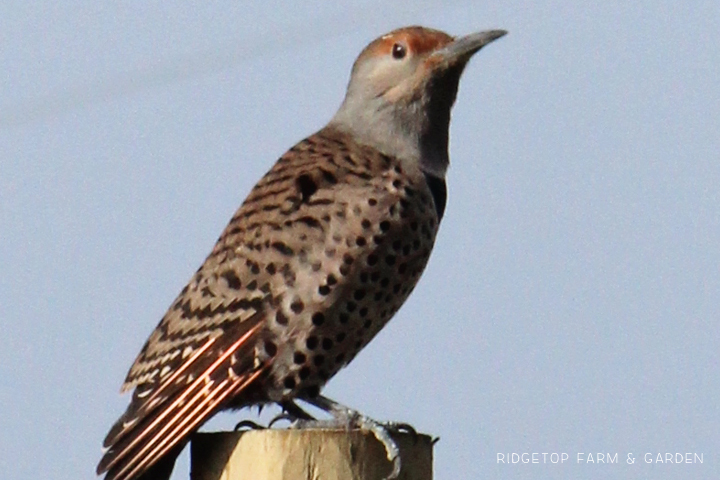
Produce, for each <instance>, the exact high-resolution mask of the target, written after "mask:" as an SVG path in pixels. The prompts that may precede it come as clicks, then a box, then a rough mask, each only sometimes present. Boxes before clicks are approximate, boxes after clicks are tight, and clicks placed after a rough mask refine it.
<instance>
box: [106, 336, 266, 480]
mask: <svg viewBox="0 0 720 480" xmlns="http://www.w3.org/2000/svg"><path fill="white" fill-rule="evenodd" d="M262 325H263V323H262V322H257V323H255V324H254V325H253V326H252V327H251V328H249V329H248V330H246V331H245V332H244V334H243V335H242V336H240V337H239V338H237V340H235V341H234V342H232V343H231V344H230V345H227V346H226V347H227V348H222V347H224V345H219V343H220V342H221V339H224V338H223V337H224V336H221V337H217V338H215V339H211V340H208V342H207V343H206V344H205V345H203V347H201V348H200V349H199V350H198V351H197V352H195V354H194V355H192V356H191V357H189V358H188V359H187V361H186V362H184V363H183V365H182V366H181V367H180V368H179V369H178V371H176V372H174V373H173V374H171V375H170V376H169V377H168V378H167V379H165V380H163V382H162V383H161V384H159V385H158V386H157V387H156V388H155V390H154V391H153V392H152V393H150V394H149V395H148V396H146V397H145V398H140V397H138V395H135V396H134V398H133V402H132V403H131V405H130V407H129V408H128V412H126V413H125V415H123V416H122V417H121V418H120V420H118V422H117V423H116V424H115V426H114V427H113V428H112V429H111V431H110V433H109V434H108V437H107V438H106V440H105V446H106V447H108V450H107V452H106V453H105V455H104V456H103V458H102V459H101V460H100V463H99V465H98V468H97V473H98V474H102V473H104V472H107V475H106V477H105V479H106V480H130V479H135V478H144V477H145V475H144V473H145V472H148V471H150V470H151V469H152V470H155V467H153V465H155V464H157V463H158V462H160V461H161V460H162V461H163V462H165V460H166V458H167V457H168V456H172V455H171V454H172V453H174V455H175V456H177V454H178V453H179V451H180V450H181V449H182V446H184V444H185V443H186V442H187V437H188V436H189V434H190V433H192V432H193V431H194V430H196V429H197V428H199V427H200V426H201V425H202V424H203V423H204V422H205V421H206V420H207V419H209V418H210V417H211V416H212V415H213V414H215V413H216V412H217V411H218V410H220V409H221V408H222V407H223V404H224V403H226V402H227V401H228V400H229V399H231V398H233V397H235V396H237V395H238V394H240V393H241V392H242V391H243V390H245V389H246V388H247V387H248V386H249V385H251V384H252V383H253V382H254V381H256V380H257V379H258V377H260V376H261V375H262V374H263V373H264V372H265V370H266V369H267V365H262V364H261V365H259V366H252V367H250V368H246V369H244V370H242V371H241V372H237V371H236V369H235V368H233V365H232V360H233V356H234V355H235V358H252V356H253V352H252V348H254V344H255V342H254V341H250V340H251V339H255V338H256V336H257V335H258V334H259V332H260V331H261V328H262ZM246 326H247V325H246ZM225 338H227V337H225ZM208 359H212V360H211V361H210V362H208V361H207V360H208ZM208 363H209V365H208ZM198 367H200V368H202V370H201V371H199V372H198V374H197V375H193V378H194V380H192V381H191V382H189V383H184V384H183V383H182V382H181V383H178V382H177V379H178V378H179V376H180V375H181V374H182V373H183V371H185V372H186V373H187V371H192V370H196V369H198ZM178 372H180V373H178ZM137 402H140V404H139V405H138V404H137ZM178 448H179V449H178ZM175 450H177V452H175ZM168 461H169V460H168ZM172 463H174V460H173V462H172ZM158 468H159V467H158ZM170 468H172V465H171V467H170Z"/></svg>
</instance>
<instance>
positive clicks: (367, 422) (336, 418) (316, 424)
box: [290, 396, 417, 480]
mask: <svg viewBox="0 0 720 480" xmlns="http://www.w3.org/2000/svg"><path fill="white" fill-rule="evenodd" d="M305 401H306V402H308V403H309V404H311V405H313V406H315V407H317V408H319V409H320V410H323V411H325V412H327V413H329V414H330V415H332V417H333V418H331V419H328V420H315V419H297V420H296V421H295V422H293V423H292V425H291V426H290V428H342V429H344V430H352V429H355V428H359V429H360V430H362V431H365V432H370V433H372V434H373V436H374V437H375V438H376V439H377V440H378V441H379V442H380V443H381V444H382V445H383V447H385V453H386V456H387V459H388V460H389V461H390V463H392V470H391V471H390V474H389V475H388V476H387V477H386V480H393V479H396V478H397V477H398V475H400V468H401V466H402V464H401V461H400V449H399V448H398V446H397V444H396V443H395V440H393V439H392V437H391V436H390V433H391V432H393V433H396V432H409V433H410V434H411V435H413V436H417V432H416V431H415V429H414V428H412V427H411V426H410V425H407V424H404V423H394V422H391V423H387V424H384V423H380V422H377V421H375V420H373V419H372V418H370V417H368V416H366V415H363V414H361V413H360V412H358V411H357V410H353V409H352V408H348V407H346V406H344V405H341V404H339V403H337V402H335V401H333V400H330V399H329V398H327V397H323V396H318V397H315V398H311V399H306V400H305Z"/></svg>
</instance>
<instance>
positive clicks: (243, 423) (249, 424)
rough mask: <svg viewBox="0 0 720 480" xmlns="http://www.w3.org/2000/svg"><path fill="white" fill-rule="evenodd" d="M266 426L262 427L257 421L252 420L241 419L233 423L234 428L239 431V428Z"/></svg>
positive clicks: (253, 428) (255, 428)
mask: <svg viewBox="0 0 720 480" xmlns="http://www.w3.org/2000/svg"><path fill="white" fill-rule="evenodd" d="M266 428H268V427H263V426H262V425H260V424H259V423H256V422H253V421H252V420H243V421H241V422H238V423H237V425H235V428H234V430H235V431H236V432H237V431H240V430H265V429H266Z"/></svg>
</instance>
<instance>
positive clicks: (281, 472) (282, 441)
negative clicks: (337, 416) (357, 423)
mask: <svg viewBox="0 0 720 480" xmlns="http://www.w3.org/2000/svg"><path fill="white" fill-rule="evenodd" d="M392 437H393V439H394V440H395V442H396V443H397V445H398V447H399V449H400V458H401V461H402V470H401V472H400V476H399V478H398V480H432V447H433V440H432V438H431V437H429V436H428V435H419V434H418V435H417V436H413V435H411V434H409V433H399V434H394V435H393V436H392ZM390 470H391V464H390V461H388V459H387V456H386V453H385V448H384V447H383V445H382V444H381V443H380V442H379V441H378V440H377V439H376V438H375V437H374V436H373V435H372V433H366V432H362V431H360V430H353V431H350V432H348V431H345V430H324V429H300V430H292V429H288V430H276V429H269V430H250V431H244V432H217V433H198V434H195V435H194V436H193V438H192V441H191V448H190V479H191V480H307V479H313V480H315V479H317V480H381V479H383V478H385V476H387V475H388V474H389V473H390Z"/></svg>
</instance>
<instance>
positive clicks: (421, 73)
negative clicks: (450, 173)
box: [331, 27, 506, 176]
mask: <svg viewBox="0 0 720 480" xmlns="http://www.w3.org/2000/svg"><path fill="white" fill-rule="evenodd" d="M505 33H506V32H505V31H503V30H492V31H486V32H479V33H473V34H470V35H466V36H463V37H456V38H455V37H451V36H450V35H448V34H446V33H444V32H441V31H438V30H432V29H429V28H424V27H405V28H401V29H398V30H394V31H392V32H390V33H388V34H386V35H383V36H382V37H380V38H378V39H376V40H374V41H373V42H371V43H370V44H369V45H368V46H367V47H365V49H364V50H363V51H362V52H361V53H360V56H359V57H358V58H357V60H356V61H355V64H354V65H353V69H352V74H351V76H350V83H349V84H348V89H347V94H346V96H345V100H344V101H343V104H342V105H341V107H340V109H339V110H338V112H337V114H336V115H335V117H334V118H333V120H332V122H331V125H332V126H334V127H336V128H339V129H341V130H344V131H346V132H348V133H351V134H353V135H354V136H355V137H356V138H357V139H358V140H359V141H360V142H362V143H365V144H368V145H370V146H373V147H376V148H378V149H380V150H381V151H383V152H384V153H386V154H388V155H393V156H398V157H401V158H405V159H408V160H410V161H419V162H420V166H421V168H423V170H425V171H427V172H428V173H433V174H435V175H439V176H442V175H444V173H445V170H446V169H447V165H448V154H447V144H448V127H449V123H450V110H451V109H452V105H453V103H454V102H455V96H456V94H457V88H458V82H459V80H460V76H461V74H462V72H463V70H464V68H465V65H466V64H467V62H468V60H470V57H472V56H473V54H475V53H476V52H477V51H478V50H480V49H481V48H482V47H483V46H485V45H487V44H488V43H490V42H492V41H493V40H496V39H498V38H500V37H502V36H503V35H505Z"/></svg>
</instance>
